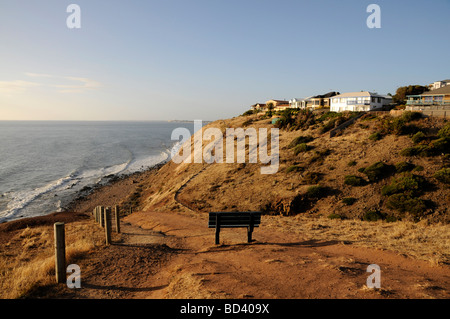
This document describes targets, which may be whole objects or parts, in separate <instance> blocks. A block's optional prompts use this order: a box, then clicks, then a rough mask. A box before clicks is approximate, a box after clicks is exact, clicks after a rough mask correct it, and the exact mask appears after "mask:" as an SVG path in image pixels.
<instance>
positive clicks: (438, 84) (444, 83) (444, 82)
mask: <svg viewBox="0 0 450 319" xmlns="http://www.w3.org/2000/svg"><path fill="white" fill-rule="evenodd" d="M447 85H450V79H447V80H442V81H436V82H433V83H431V84H430V85H428V87H429V88H430V90H437V89H440V88H443V87H444V86H447Z"/></svg>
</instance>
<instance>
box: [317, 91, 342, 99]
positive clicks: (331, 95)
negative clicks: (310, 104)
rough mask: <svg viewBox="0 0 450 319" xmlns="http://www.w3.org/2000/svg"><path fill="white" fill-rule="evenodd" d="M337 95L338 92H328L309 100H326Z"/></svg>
mask: <svg viewBox="0 0 450 319" xmlns="http://www.w3.org/2000/svg"><path fill="white" fill-rule="evenodd" d="M338 94H339V92H328V93H326V94H321V95H316V96H313V97H311V98H312V99H327V98H330V97H333V96H335V95H338Z"/></svg>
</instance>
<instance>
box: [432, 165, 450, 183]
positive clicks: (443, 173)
mask: <svg viewBox="0 0 450 319" xmlns="http://www.w3.org/2000/svg"><path fill="white" fill-rule="evenodd" d="M434 178H436V179H437V180H438V181H439V182H441V183H444V184H450V168H443V169H441V170H439V171H437V172H436V173H434Z"/></svg>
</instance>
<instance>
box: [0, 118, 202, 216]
mask: <svg viewBox="0 0 450 319" xmlns="http://www.w3.org/2000/svg"><path fill="white" fill-rule="evenodd" d="M178 127H183V128H187V129H189V131H190V132H191V134H192V133H193V129H194V124H193V123H191V122H162V121H161V122H156V121H155V122H64V121H0V223H1V222H5V221H11V220H14V219H19V218H25V217H34V216H42V215H47V214H50V213H52V212H57V211H62V210H63V209H64V207H65V206H66V205H67V204H68V203H70V202H71V201H72V200H73V199H74V198H75V197H76V196H77V194H78V193H79V191H80V190H82V189H83V188H85V187H92V186H94V185H97V184H99V183H104V182H105V181H107V177H110V176H111V175H115V176H117V175H119V176H120V175H124V174H131V173H134V172H138V171H142V170H145V169H148V168H150V167H152V166H155V165H156V164H159V163H161V162H164V161H167V160H170V155H171V152H173V151H174V150H175V149H176V148H177V147H179V143H177V141H172V140H171V134H172V131H173V130H174V129H175V128H178ZM85 189H86V188H85Z"/></svg>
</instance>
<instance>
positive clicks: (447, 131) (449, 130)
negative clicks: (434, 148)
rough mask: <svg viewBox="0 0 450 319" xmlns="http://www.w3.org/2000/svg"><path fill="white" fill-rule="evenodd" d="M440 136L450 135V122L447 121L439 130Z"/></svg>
mask: <svg viewBox="0 0 450 319" xmlns="http://www.w3.org/2000/svg"><path fill="white" fill-rule="evenodd" d="M438 136H439V137H441V138H442V137H450V123H447V124H446V125H445V126H444V127H443V128H441V129H440V130H439V132H438Z"/></svg>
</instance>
